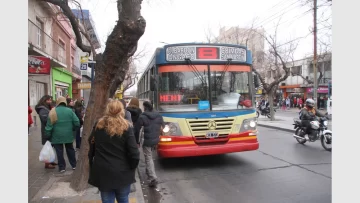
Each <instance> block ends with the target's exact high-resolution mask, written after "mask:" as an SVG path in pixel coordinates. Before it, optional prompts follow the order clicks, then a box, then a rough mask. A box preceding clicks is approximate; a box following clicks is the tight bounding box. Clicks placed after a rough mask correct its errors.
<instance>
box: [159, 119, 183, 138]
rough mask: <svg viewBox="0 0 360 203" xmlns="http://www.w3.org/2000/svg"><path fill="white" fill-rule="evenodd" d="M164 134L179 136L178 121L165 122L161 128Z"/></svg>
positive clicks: (180, 133)
mask: <svg viewBox="0 0 360 203" xmlns="http://www.w3.org/2000/svg"><path fill="white" fill-rule="evenodd" d="M163 133H164V135H174V136H181V135H182V132H181V130H180V126H179V124H178V123H172V122H166V123H165V127H164V128H163Z"/></svg>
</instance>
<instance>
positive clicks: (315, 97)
mask: <svg viewBox="0 0 360 203" xmlns="http://www.w3.org/2000/svg"><path fill="white" fill-rule="evenodd" d="M316 22H317V0H314V61H313V68H314V100H315V108H316V107H317V103H318V102H319V101H318V100H317V97H318V94H317V93H318V80H317V25H316Z"/></svg>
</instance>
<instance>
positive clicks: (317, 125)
mask: <svg viewBox="0 0 360 203" xmlns="http://www.w3.org/2000/svg"><path fill="white" fill-rule="evenodd" d="M293 125H294V129H295V134H294V135H293V137H294V138H295V139H296V141H297V142H298V143H300V144H305V143H306V142H307V141H309V142H315V141H317V140H320V142H321V145H322V147H323V148H324V149H325V150H326V151H329V152H331V149H332V147H331V143H332V131H331V130H328V129H327V125H328V121H327V119H326V117H321V118H319V117H316V118H315V119H313V121H310V126H311V129H312V130H313V131H314V132H316V137H315V139H314V140H311V139H309V138H308V137H305V135H306V134H307V133H306V127H304V126H302V125H301V120H300V119H298V118H295V119H294V124H293Z"/></svg>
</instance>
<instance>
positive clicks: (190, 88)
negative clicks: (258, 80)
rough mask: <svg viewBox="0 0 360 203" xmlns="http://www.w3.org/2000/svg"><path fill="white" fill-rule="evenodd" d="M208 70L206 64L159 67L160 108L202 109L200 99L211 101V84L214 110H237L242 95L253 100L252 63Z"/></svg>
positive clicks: (170, 110)
mask: <svg viewBox="0 0 360 203" xmlns="http://www.w3.org/2000/svg"><path fill="white" fill-rule="evenodd" d="M207 70H208V69H207V67H206V66H200V67H199V66H197V68H196V69H194V68H189V67H188V66H183V67H181V68H179V67H168V66H163V67H159V76H160V84H159V91H158V93H159V110H160V111H163V112H185V111H188V112H189V111H199V109H198V103H199V101H210V92H209V84H210V89H211V104H212V110H213V111H223V110H235V109H238V108H239V107H238V103H239V99H240V98H241V99H248V100H251V98H252V97H251V95H250V89H249V88H250V87H252V86H251V85H249V76H250V74H251V73H250V67H249V66H243V65H230V66H229V67H225V65H221V66H220V65H213V66H210V74H209V73H208V71H207ZM209 75H210V79H209ZM203 111H209V109H206V110H203Z"/></svg>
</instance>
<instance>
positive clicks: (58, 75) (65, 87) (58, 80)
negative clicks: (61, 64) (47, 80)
mask: <svg viewBox="0 0 360 203" xmlns="http://www.w3.org/2000/svg"><path fill="white" fill-rule="evenodd" d="M52 90H53V97H54V99H56V98H58V97H59V96H63V97H66V96H67V95H68V96H69V97H71V98H72V73H70V72H68V71H66V70H65V69H63V68H53V69H52Z"/></svg>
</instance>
